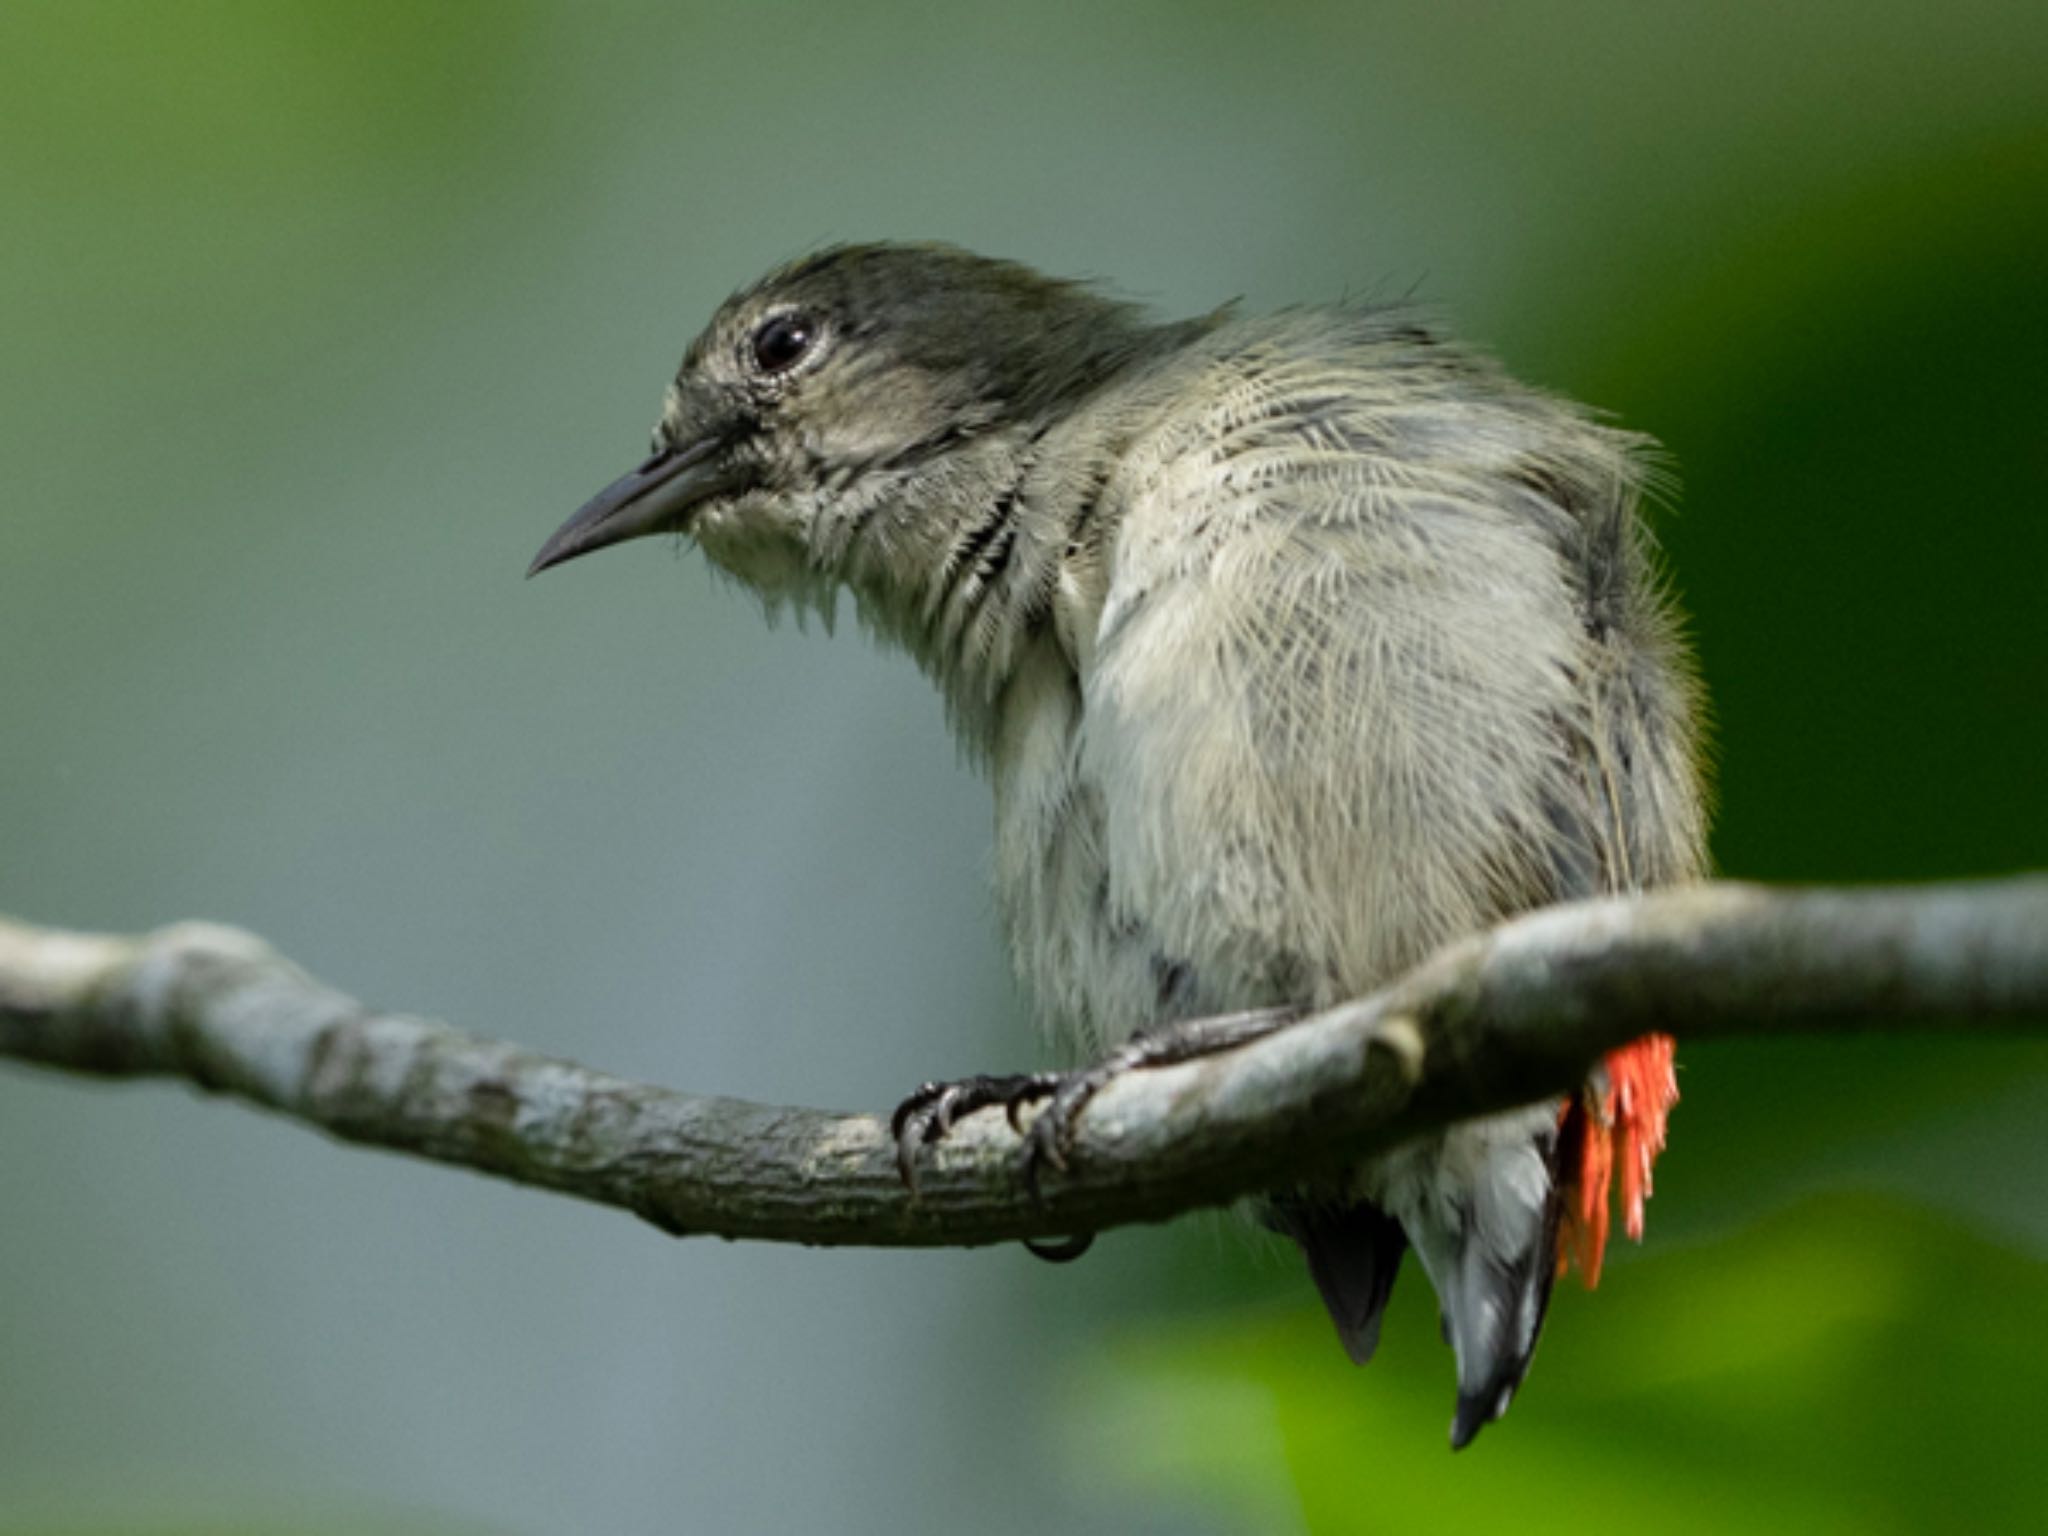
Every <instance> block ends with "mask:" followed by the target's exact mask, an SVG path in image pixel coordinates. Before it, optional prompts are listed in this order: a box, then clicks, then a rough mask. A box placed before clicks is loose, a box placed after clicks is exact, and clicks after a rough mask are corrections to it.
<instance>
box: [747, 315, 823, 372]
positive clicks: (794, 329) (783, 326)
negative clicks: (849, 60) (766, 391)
mask: <svg viewBox="0 0 2048 1536" xmlns="http://www.w3.org/2000/svg"><path fill="white" fill-rule="evenodd" d="M817 339H818V326H817V322H816V321H814V320H813V319H811V317H810V316H809V315H806V314H800V313H797V312H795V311H791V312H788V313H785V314H780V315H771V316H769V317H768V318H767V319H766V320H764V321H762V322H761V327H760V329H759V330H757V331H755V332H754V343H753V351H754V366H755V367H756V368H759V369H760V370H761V371H762V372H763V373H786V372H788V371H789V370H790V369H791V368H794V367H795V366H796V365H797V364H798V363H799V362H801V361H803V357H804V354H805V353H807V352H809V351H810V350H811V347H812V345H813V344H814V343H815V342H816V341H817Z"/></svg>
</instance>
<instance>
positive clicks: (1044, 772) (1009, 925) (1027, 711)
mask: <svg viewBox="0 0 2048 1536" xmlns="http://www.w3.org/2000/svg"><path fill="white" fill-rule="evenodd" d="M1070 677H1071V674H1069V673H1067V672H1066V671H1065V669H1064V668H1063V667H1062V668H1058V669H1054V668H1051V667H1048V668H1046V669H1045V671H1044V673H1043V674H1042V675H1034V674H1033V673H1032V672H1030V671H1029V670H1027V672H1026V673H1025V674H1024V675H1022V676H1020V679H1019V683H1018V686H1017V688H1016V689H1014V690H1013V692H1012V696H1011V698H1010V699H1009V700H1008V701H1007V703H1008V706H1009V707H1008V708H1007V709H1006V711H1005V715H1004V721H1003V730H1002V738H1001V741H1000V743H999V748H998V752H997V754H996V762H997V772H996V786H995V787H996V857H995V882H996V895H997V905H998V908H999V910H1000V912H1001V914H1002V919H1003V925H1004V930H1005V934H1006V937H1007V939H1008V941H1009V948H1010V955H1011V960H1012V963H1013V965H1014V967H1015V969H1016V972H1017V975H1018V977H1019V979H1020V980H1021V981H1022V982H1023V984H1024V985H1025V987H1026V989H1027V990H1028V991H1029V993H1030V995H1031V999H1032V1003H1033V1007H1034V1009H1035V1011H1036V1013H1037V1016H1038V1018H1039V1021H1040V1023H1041V1024H1042V1025H1043V1027H1044V1028H1045V1029H1046V1030H1047V1031H1048V1032H1049V1033H1050V1034H1051V1035H1053V1036H1054V1037H1055V1038H1056V1039H1057V1040H1058V1041H1059V1042H1060V1043H1061V1044H1062V1045H1063V1046H1064V1047H1066V1048H1067V1049H1068V1050H1069V1051H1071V1052H1073V1053H1074V1054H1075V1055H1077V1056H1079V1057H1082V1058H1090V1057H1094V1056H1097V1055H1100V1054H1102V1053H1103V1052H1104V1051H1106V1050H1107V1049H1108V1047H1109V1046H1111V1045H1113V1044H1114V1043H1116V1042H1118V1041H1120V1040H1123V1039H1124V1038H1126V1037H1127V1036H1129V1035H1131V1034H1132V1033H1134V1032H1136V1031H1138V1030H1141V1029H1145V1028H1148V1027H1150V1026H1153V1025H1157V1024H1161V1023H1167V1022H1171V1021H1173V1020H1177V1019H1186V1018H1195V1017H1200V1016H1202V1015H1205V1014H1215V1013H1225V1012H1230V1011H1232V1010H1235V1009H1239V1008H1251V1007H1261V1006H1265V1005H1268V1004H1274V1003H1283V1002H1297V1001H1298V1002H1323V1001H1329V1000H1331V999H1326V998H1323V997H1321V996H1320V995H1319V994H1318V993H1317V989H1316V988H1315V987H1313V986H1311V985H1308V984H1306V983H1305V981H1304V968H1303V965H1302V962H1301V957H1300V955H1299V953H1298V951H1295V950H1293V949H1292V948H1290V946H1289V945H1288V944H1287V943H1286V942H1285V936H1284V935H1278V934H1275V933H1273V932H1272V931H1271V929H1270V925H1267V924H1258V925H1252V924H1233V923H1227V922H1224V923H1217V924H1211V925H1204V926H1203V928H1202V931H1201V933H1200V934H1199V935H1196V934H1189V933H1181V934H1179V935H1177V936H1175V935H1172V934H1171V933H1170V932H1169V924H1168V922H1167V921H1166V920H1164V919H1165V914H1166V913H1167V912H1168V910H1169V909H1174V910H1184V909H1185V907H1186V905H1187V897H1188V893H1190V892H1200V891H1202V890H1205V889H1208V888H1211V887H1213V886H1215V885H1216V884H1217V874H1218V871H1217V869H1216V868H1215V867H1214V866H1215V864H1216V862H1217V861H1215V860H1213V859H1210V858H1208V857H1205V852H1213V850H1208V849H1206V848H1205V844H1204V842H1203V840H1202V839H1200V838H1198V837H1194V836H1190V837H1188V838H1186V839H1181V840H1175V842H1174V845H1173V846H1172V847H1168V848H1161V849H1155V850H1154V851H1153V856H1152V857H1151V858H1149V859H1147V860H1146V861H1145V862H1144V864H1143V866H1142V867H1125V868H1113V867H1112V864H1111V858H1112V852H1111V850H1112V849H1113V847H1115V846H1116V842H1115V840H1114V839H1112V838H1111V837H1109V836H1108V835H1107V832H1108V828H1107V825H1106V816H1107V814H1108V812H1107V809H1106V807H1107V806H1108V805H1109V804H1110V803H1111V800H1112V797H1111V796H1109V795H1107V794H1106V793H1105V786H1104V785H1103V784H1101V783H1100V782H1098V781H1096V780H1095V779H1094V778H1092V777H1091V776H1090V774H1089V773H1088V771H1087V769H1086V767H1085V766H1084V765H1085V763H1086V760H1087V754H1086V752H1085V751H1084V750H1082V748H1083V745H1084V743H1083V732H1084V730H1085V722H1084V721H1083V718H1082V714H1081V707H1080V702H1079V698H1078V696H1077V695H1076V693H1075V692H1074V690H1073V688H1072V685H1071V682H1070V681H1069V679H1070ZM1226 862H1227V861H1226ZM1269 910H1270V909H1269Z"/></svg>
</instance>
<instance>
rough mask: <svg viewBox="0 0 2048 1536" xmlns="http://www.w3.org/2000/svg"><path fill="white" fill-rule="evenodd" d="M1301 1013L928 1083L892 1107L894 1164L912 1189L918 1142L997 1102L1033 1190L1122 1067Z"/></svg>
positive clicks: (1184, 1053)
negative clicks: (1044, 1068)
mask: <svg viewBox="0 0 2048 1536" xmlns="http://www.w3.org/2000/svg"><path fill="white" fill-rule="evenodd" d="M1300 1016H1301V1011H1300V1010H1299V1009H1296V1008H1259V1009H1254V1010H1252V1011H1250V1012H1247V1013H1230V1014H1219V1015H1217V1016H1215V1017H1212V1018H1201V1019H1183V1020H1180V1021H1177V1022H1175V1023H1172V1024H1162V1025H1158V1026H1156V1027H1154V1028H1152V1029H1147V1030H1143V1031H1141V1032H1139V1033H1138V1034H1135V1035H1133V1036H1131V1038H1130V1039H1128V1040H1126V1041H1125V1042H1124V1043H1123V1044H1122V1045H1120V1046H1118V1047H1117V1048H1116V1049H1115V1050H1113V1051H1111V1052H1110V1053H1109V1054H1108V1055H1107V1056H1104V1057H1103V1058H1102V1059H1101V1060H1099V1061H1096V1062H1094V1063H1092V1064H1090V1065H1088V1066H1085V1067H1078V1068H1076V1069H1074V1070H1073V1071H1070V1072H1020V1073H1012V1074H1009V1075H1006V1076H984V1077H968V1078H962V1079H961V1080H959V1081H958V1082H951V1083H926V1084H924V1085H923V1086H922V1087H920V1088H919V1089H917V1091H916V1092H914V1093H912V1094H911V1095H910V1097H908V1098H907V1099H905V1100H904V1101H903V1102H902V1103H901V1104H899V1105H897V1106H896V1112H895V1114H893V1115H892V1116H890V1119H889V1130H890V1133H891V1134H892V1135H893V1136H894V1137H895V1138H896V1167H897V1169H898V1171H899V1172H901V1174H902V1175H903V1182H904V1184H905V1185H907V1186H908V1187H909V1188H910V1189H911V1190H912V1191H915V1190H916V1188H917V1156H918V1149H919V1148H920V1147H922V1146H925V1145H927V1144H929V1143H931V1142H935V1141H939V1140H941V1139H943V1138H944V1136H945V1135H946V1133H947V1132H948V1131H950V1130H951V1129H952V1128H953V1122H954V1121H956V1120H958V1119H959V1118H960V1117H961V1116H963V1115H968V1114H972V1113H973V1112H974V1111H975V1110H977V1109H987V1108H991V1107H994V1106H997V1105H1000V1106H1001V1107H1002V1110H1003V1113H1004V1115H1005V1117H1006V1118H1007V1119H1008V1120H1009V1122H1010V1127H1011V1129H1012V1130H1014V1131H1016V1132H1017V1133H1018V1134H1019V1135H1020V1136H1022V1137H1023V1138H1024V1154H1023V1163H1022V1169H1023V1174H1024V1182H1025V1184H1026V1185H1027V1186H1028V1187H1029V1188H1030V1190H1031V1192H1032V1194H1033V1195H1034V1196H1036V1195H1037V1194H1038V1192H1039V1178H1040V1175H1041V1174H1042V1172H1043V1171H1044V1169H1045V1168H1046V1167H1048V1166H1050V1167H1051V1168H1053V1169H1054V1170H1056V1171H1059V1172H1064V1171H1065V1170H1066V1167H1067V1160H1068V1158H1069V1157H1070V1155H1071V1154H1072V1152H1073V1150H1074V1133H1075V1125H1076V1123H1077V1122H1078V1120H1079V1119H1080V1115H1081V1111H1082V1110H1084V1109H1086V1108H1087V1107H1088V1101H1089V1100H1090V1099H1092V1098H1094V1097H1095V1095H1096V1094H1097V1093H1099V1092H1101V1091H1102V1089H1103V1088H1104V1087H1105V1086H1107V1085H1108V1084H1109V1083H1110V1082H1111V1081H1112V1080H1113V1079H1115V1078H1118V1077H1121V1076H1122V1075H1123V1074H1124V1073H1126V1072H1134V1071H1140V1070H1143V1069H1145V1068H1148V1067H1168V1066H1173V1065H1175V1064H1176V1063H1179V1062H1183V1061H1193V1060H1195V1059H1196V1058H1198V1057H1202V1056H1211V1055H1214V1054H1216V1053H1217V1052H1219V1051H1228V1050H1234V1049H1236V1048H1237V1047H1238V1046H1240V1045H1247V1044H1249V1043H1251V1042H1252V1041H1254V1040H1259V1039H1263V1038H1264V1037H1265V1036H1267V1035H1269V1034H1271V1033H1273V1031H1275V1030H1276V1029H1280V1028H1282V1027H1283V1026H1285V1025H1288V1024H1291V1023H1293V1022H1294V1021H1295V1020H1296V1019H1297V1018H1299V1017H1300ZM1040 1101H1044V1108H1042V1109H1041V1110H1039V1112H1038V1114H1037V1116H1036V1117H1035V1118H1034V1119H1033V1120H1032V1121H1031V1123H1030V1124H1029V1125H1028V1126H1027V1125H1025V1123H1024V1121H1023V1118H1022V1116H1023V1111H1024V1109H1025V1108H1026V1106H1028V1105H1031V1104H1036V1103H1039V1102H1040ZM1076 1241H1078V1240H1076ZM1084 1246H1085V1244H1084ZM1032 1251H1033V1252H1034V1253H1039V1256H1040V1257H1041V1258H1073V1257H1076V1256H1077V1254H1078V1250H1075V1251H1073V1252H1068V1251H1066V1250H1065V1249H1064V1248H1062V1249H1060V1250H1049V1251H1045V1252H1040V1250H1039V1249H1038V1248H1033V1250H1032Z"/></svg>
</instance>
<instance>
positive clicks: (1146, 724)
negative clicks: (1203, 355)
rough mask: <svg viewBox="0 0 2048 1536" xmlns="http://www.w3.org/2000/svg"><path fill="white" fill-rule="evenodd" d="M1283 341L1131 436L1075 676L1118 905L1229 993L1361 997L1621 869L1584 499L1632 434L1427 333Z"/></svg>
mask: <svg viewBox="0 0 2048 1536" xmlns="http://www.w3.org/2000/svg"><path fill="white" fill-rule="evenodd" d="M1288 339H1289V338H1287V337H1285V336H1282V337H1279V338H1277V339H1275V340H1274V341H1273V342H1271V343H1270V344H1268V345H1265V346H1258V347H1252V348H1249V349H1247V350H1246V351H1243V352H1240V353H1238V354H1235V355H1231V356H1227V357H1224V358H1221V359H1218V360H1217V361H1215V362H1214V363H1213V364H1212V365H1211V372H1210V375H1209V376H1208V377H1207V378H1205V379H1204V380H1203V387H1202V393H1201V395H1200V398H1203V399H1205V400H1206V401H1207V402H1208V403H1207V404H1206V405H1205V406H1204V407H1203V408H1202V409H1201V410H1200V411H1198V412H1192V413H1185V414H1183V415H1181V416H1177V417H1176V418H1174V419H1173V420H1172V421H1170V422H1169V423H1168V424H1167V425H1166V426H1165V427H1163V428H1162V429H1160V430H1159V431H1158V432H1157V433H1155V434H1154V436H1153V437H1152V438H1151V439H1150V440H1148V441H1147V442H1145V443H1143V444H1141V445H1140V446H1139V448H1138V450H1137V451H1136V452H1135V453H1134V454H1133V456H1132V460H1131V462H1130V464H1129V467H1128V468H1127V471H1126V475H1125V477H1124V483H1123V485H1122V486H1121V487H1120V490H1121V492H1122V495H1123V498H1124V500H1123V504H1122V507H1121V511H1122V516H1121V519H1120V521H1119V522H1118V525H1117V532H1116V541H1115V548H1114V552H1113V557H1112V562H1111V567H1110V580H1109V584H1108V590H1107V596H1106V599H1105V603H1104V607H1103V613H1102V619H1101V623H1100V626H1099V629H1098V631H1097V634H1096V636H1095V643H1094V646H1093V654H1092V656H1091V658H1090V664H1089V666H1088V667H1087V669H1086V671H1085V675H1084V677H1083V690H1084V708H1083V716H1084V719H1085V722H1086V724H1085V734H1084V757H1085V765H1086V767H1087V769H1088V773H1087V777H1088V778H1089V779H1090V780H1091V781H1092V782H1093V783H1094V784H1096V785H1097V786H1099V788H1100V792H1101V794H1102V796H1103V800H1104V813H1105V814H1104V824H1105V828H1106V832H1105V835H1106V839H1107V848H1106V853H1107V863H1108V867H1109V872H1110V886H1111V889H1110V893H1109V895H1110V900H1111V903H1112V906H1113V907H1114V908H1115V909H1117V910H1119V911H1121V912H1124V913H1127V914H1128V915H1129V916H1130V918H1131V919H1132V920H1134V921H1137V922H1141V923H1143V924H1144V925H1145V926H1146V927H1147V928H1149V929H1151V930H1153V931H1154V932H1156V933H1157V934H1159V935H1160V937H1161V941H1162V943H1163V944H1164V945H1165V946H1166V947H1168V948H1170V949H1171V950H1172V951H1173V952H1174V953H1175V955H1176V957H1179V958H1184V959H1186V960H1187V961H1189V962H1190V963H1192V964H1193V965H1195V966H1196V967H1197V968H1198V969H1206V970H1207V971H1209V972H1212V973H1214V974H1212V975H1205V977H1204V980H1205V981H1206V982H1207V983H1208V984H1207V985H1205V986H1204V987H1203V989H1202V990H1203V992H1204V993H1205V994H1207V995H1208V996H1209V997H1210V998H1212V999H1216V1000H1220V1001H1223V1002H1226V1003H1236V1002H1239V1001H1242V1002H1245V1003H1249V1002H1253V1001H1260V1000H1265V999H1266V998H1268V997H1270V996H1272V995H1273V994H1274V993H1276V992H1278V993H1283V994H1286V995H1287V996H1289V997H1290V998H1291V999H1293V1000H1305V1001H1325V1000H1334V999H1335V998H1339V997H1343V996H1349V995H1356V994H1357V993H1359V992H1362V991H1364V990H1366V989H1368V988H1370V987H1371V986H1373V985H1376V984H1377V983H1379V982H1380V981H1383V980H1385V979H1386V978H1387V977H1388V976H1390V975H1391V974H1393V973H1394V972H1396V971H1398V970H1400V969H1401V968H1403V967H1405V966H1407V965H1409V964H1412V963H1414V962H1415V961H1416V960H1418V959H1420V958H1421V957H1422V956H1423V955H1424V954H1426V953H1427V952H1428V951H1429V950H1431V949H1432V948H1434V947H1435V946H1436V945H1438V944H1440V943H1442V942H1443V941H1444V940H1446V939H1448V938H1450V937H1453V936H1455V935H1457V934H1461V933H1464V932H1468V931H1471V930H1473V929H1475V928H1478V927H1481V926H1484V925H1485V924H1487V923H1490V922H1492V921H1495V920H1497V919H1498V918H1499V917H1501V916H1503V915H1505V914H1506V913H1509V912H1512V911H1514V910H1517V909H1519V908H1522V907H1526V906H1529V905H1533V904H1536V903H1539V902H1542V901H1545V900H1549V899H1554V898H1555V897H1557V896H1559V895H1562V894H1566V893H1567V890H1568V888H1569V886H1571V885H1576V884H1579V883H1580V882H1582V881H1587V880H1599V881H1601V882H1603V883H1604V882H1605V881H1606V880H1607V879H1608V878H1609V877H1608V875H1607V873H1606V870H1607V869H1608V867H1609V866H1610V865H1611V864H1612V863H1613V862H1614V857H1613V848H1612V845H1613V842H1614V838H1613V821H1612V797H1608V796H1605V795H1595V794H1593V793H1592V792H1591V790H1592V788H1593V787H1594V786H1595V785H1597V783H1598V772H1597V767H1598V764H1597V760H1591V762H1590V767H1589V758H1588V753H1587V744H1588V743H1590V742H1592V741H1593V739H1594V734H1595V721H1594V719H1593V707H1594V701H1593V699H1592V697H1591V696H1590V694H1589V691H1588V688H1587V679H1588V677H1589V676H1590V675H1591V674H1592V673H1593V672H1594V671H1596V670H1599V671H1601V672H1602V674H1603V675H1604V674H1605V671H1606V670H1608V664H1607V663H1606V662H1604V661H1602V660H1601V659H1600V658H1599V656H1598V654H1597V652H1598V650H1599V647H1600V646H1601V645H1602V644H1604V643H1606V642H1604V641H1602V640H1601V639H1599V638H1598V637H1596V636H1595V635H1594V633H1593V628H1594V625H1593V623H1592V621H1591V620H1590V619H1589V610H1588V601H1589V599H1588V582H1589V579H1590V578H1589V575H1588V561H1587V557H1586V554H1585V551H1586V549H1587V547H1588V544H1589V540H1590V539H1591V537H1592V534H1591V533H1590V532H1589V519H1590V517H1591V516H1592V514H1591V513H1589V512H1587V511H1586V510H1585V508H1586V507H1590V506H1592V505H1594V504H1595V503H1604V504H1605V505H1607V506H1610V507H1620V506H1621V505H1622V504H1623V503H1624V502H1626V501H1627V500H1629V499H1631V498H1632V497H1633V493H1634V485H1635V479H1634V465H1633V461H1632V459H1631V458H1630V456H1629V453H1628V451H1627V449H1628V440H1627V439H1625V438H1623V437H1622V436H1621V435H1620V434H1618V433H1612V432H1609V431H1607V430H1606V429H1604V428H1600V427H1598V426H1596V425H1594V424H1591V423H1589V422H1587V421H1585V420H1583V419H1582V418H1580V417H1579V416H1577V415H1576V414H1574V413H1572V412H1571V411H1570V410H1569V409H1568V408H1566V407H1564V406H1561V405H1557V404H1555V403H1553V402H1551V401H1549V400H1548V399H1547V398H1545V397H1542V396H1537V395H1534V394H1531V393H1529V392H1526V391H1520V390H1518V389H1516V388H1515V387H1514V386H1512V385H1510V384H1508V383H1507V381H1506V380H1504V379H1502V378H1500V377H1499V376H1498V375H1497V374H1495V373H1493V372H1492V371H1491V370H1489V369H1486V368H1484V367H1483V366H1480V365H1474V364H1470V363H1469V362H1467V361H1466V360H1465V359H1463V358H1462V357H1460V356H1459V355H1458V354H1455V353H1448V352H1446V351H1444V349H1442V348H1440V347H1439V346H1437V345H1436V344H1434V343H1431V342H1429V341H1428V339H1427V338H1426V337H1424V336H1422V335H1421V333H1411V332H1403V333H1401V334H1399V335H1394V336H1389V337H1386V338H1382V339H1380V340H1379V341H1378V342H1376V343H1375V344H1373V345H1369V346H1367V345H1356V344H1354V345H1350V346H1348V347H1345V348H1337V349H1331V348H1324V349H1322V350H1320V351H1319V350H1315V349H1309V350H1308V351H1307V353H1306V355H1305V356H1304V355H1301V351H1302V349H1300V348H1299V347H1294V348H1290V347H1289V346H1288V345H1287V341H1288ZM1558 487H1565V488H1567V490H1568V491H1569V493H1570V494H1569V495H1564V496H1561V495H1560V494H1559V493H1558V490H1557V488H1558Z"/></svg>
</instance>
